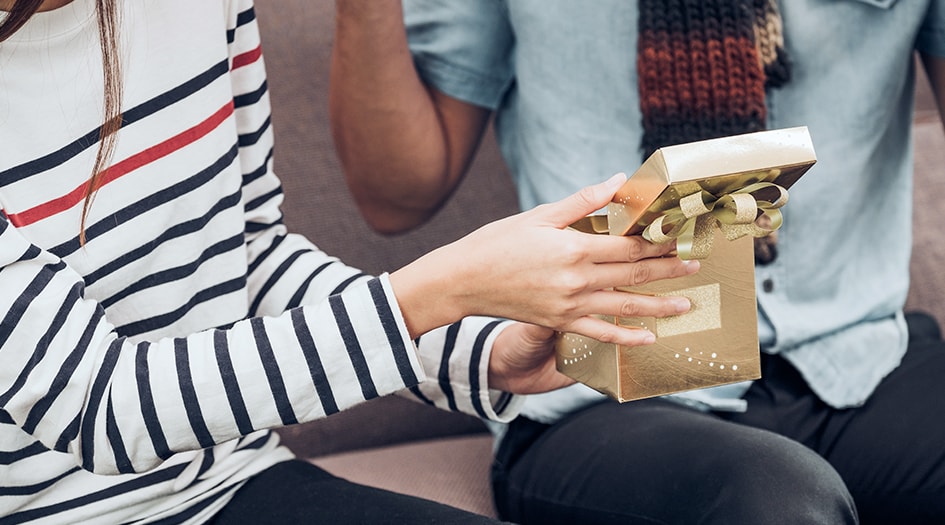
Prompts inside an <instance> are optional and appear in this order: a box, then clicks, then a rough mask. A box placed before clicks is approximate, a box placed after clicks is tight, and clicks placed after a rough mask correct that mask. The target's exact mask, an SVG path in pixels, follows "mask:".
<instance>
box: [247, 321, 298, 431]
mask: <svg viewBox="0 0 945 525" xmlns="http://www.w3.org/2000/svg"><path fill="white" fill-rule="evenodd" d="M249 325H250V326H251V327H252V328H253V339H254V340H255V342H256V350H257V351H258V352H259V359H260V361H262V365H263V370H265V371H266V379H267V380H268V381H269V391H270V392H272V398H273V401H275V403H276V410H277V411H278V412H279V417H280V418H282V424H283V425H294V424H296V423H298V422H299V420H298V418H296V417H295V412H294V411H293V410H292V402H291V401H289V395H288V394H287V393H286V387H285V381H284V380H283V379H282V372H281V371H280V370H279V363H278V362H277V361H276V354H275V353H274V352H273V351H272V344H271V343H270V342H269V336H268V335H267V334H266V325H265V323H264V322H263V319H262V318H261V317H254V318H252V319H250V320H249Z"/></svg>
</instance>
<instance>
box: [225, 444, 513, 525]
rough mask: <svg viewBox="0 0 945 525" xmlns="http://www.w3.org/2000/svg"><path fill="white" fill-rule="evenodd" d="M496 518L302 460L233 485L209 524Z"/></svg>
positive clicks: (436, 524) (451, 523) (361, 524)
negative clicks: (335, 473) (349, 477)
mask: <svg viewBox="0 0 945 525" xmlns="http://www.w3.org/2000/svg"><path fill="white" fill-rule="evenodd" d="M388 523H389V524H428V525H440V524H447V525H460V524H462V525H467V524H469V525H472V524H477V525H478V524H490V523H499V522H498V521H496V520H493V519H490V518H486V517H484V516H479V515H476V514H472V513H470V512H466V511H464V510H460V509H457V508H453V507H449V506H447V505H443V504H440V503H436V502H433V501H428V500H424V499H420V498H415V497H413V496H405V495H403V494H397V493H394V492H389V491H386V490H381V489H376V488H372V487H366V486H364V485H358V484H355V483H351V482H349V481H346V480H343V479H341V478H338V477H335V476H333V475H331V474H329V473H328V472H326V471H325V470H323V469H320V468H318V467H316V466H315V465H312V464H310V463H307V462H305V461H298V460H296V461H287V462H284V463H279V464H276V465H274V466H273V467H270V468H269V469H267V470H265V471H263V472H262V473H260V474H259V475H257V476H256V477H254V478H253V479H251V480H250V481H249V482H248V483H247V484H246V485H244V486H243V487H242V488H240V490H239V491H237V493H236V495H235V497H234V498H233V500H232V501H231V502H230V503H229V504H228V505H227V506H226V507H225V508H224V509H223V510H222V511H220V512H219V513H218V514H217V515H216V516H215V517H214V518H213V519H212V520H211V521H210V525H241V524H247V525H248V524H252V525H295V524H313V525H314V524H330V525H336V524H337V525H341V524H358V525H373V524H388Z"/></svg>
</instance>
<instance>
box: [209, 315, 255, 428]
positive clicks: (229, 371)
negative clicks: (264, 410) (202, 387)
mask: <svg viewBox="0 0 945 525" xmlns="http://www.w3.org/2000/svg"><path fill="white" fill-rule="evenodd" d="M213 352H214V355H215V356H216V358H217V368H219V369H220V377H221V378H222V379H223V388H224V390H226V399H227V400H228V401H229V402H230V412H232V413H233V418H234V419H235V420H236V428H238V429H239V431H240V433H241V434H243V435H246V434H249V433H250V432H252V431H253V430H255V429H254V428H253V422H252V420H251V419H250V418H249V411H248V410H246V402H245V401H243V393H242V392H241V391H240V384H239V381H237V379H236V371H235V370H234V369H233V361H231V360H230V344H229V341H227V338H226V332H225V331H223V330H215V331H214V332H213Z"/></svg>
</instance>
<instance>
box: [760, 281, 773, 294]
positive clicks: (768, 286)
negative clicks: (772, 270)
mask: <svg viewBox="0 0 945 525" xmlns="http://www.w3.org/2000/svg"><path fill="white" fill-rule="evenodd" d="M761 289H762V290H764V291H765V293H771V292H772V291H774V281H772V280H771V278H770V277H769V278H767V279H765V280H764V281H761Z"/></svg>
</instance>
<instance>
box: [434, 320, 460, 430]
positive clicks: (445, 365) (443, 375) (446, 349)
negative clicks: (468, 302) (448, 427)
mask: <svg viewBox="0 0 945 525" xmlns="http://www.w3.org/2000/svg"><path fill="white" fill-rule="evenodd" d="M459 327H460V323H453V324H451V325H450V326H449V328H447V329H446V340H445V341H444V342H443V357H442V361H440V370H439V371H438V372H437V375H436V377H437V380H438V382H439V384H440V390H442V391H443V394H444V395H445V396H446V403H447V405H448V406H449V407H450V410H452V411H454V412H456V411H458V408H457V407H456V396H455V395H454V394H453V385H452V384H451V383H450V356H451V355H453V350H455V349H456V338H457V337H458V336H459Z"/></svg>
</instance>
